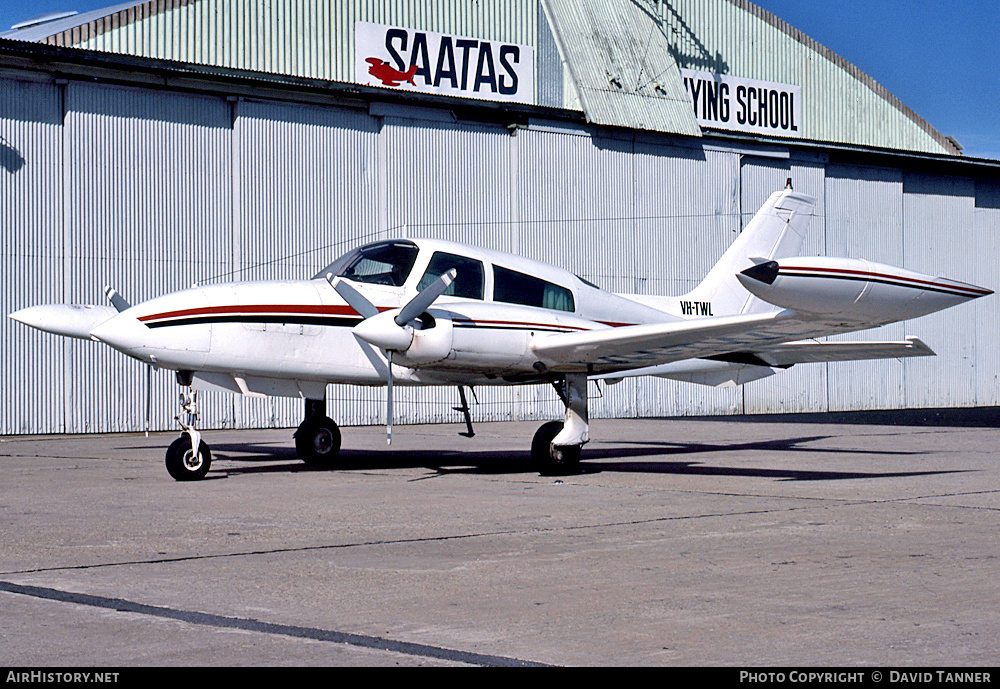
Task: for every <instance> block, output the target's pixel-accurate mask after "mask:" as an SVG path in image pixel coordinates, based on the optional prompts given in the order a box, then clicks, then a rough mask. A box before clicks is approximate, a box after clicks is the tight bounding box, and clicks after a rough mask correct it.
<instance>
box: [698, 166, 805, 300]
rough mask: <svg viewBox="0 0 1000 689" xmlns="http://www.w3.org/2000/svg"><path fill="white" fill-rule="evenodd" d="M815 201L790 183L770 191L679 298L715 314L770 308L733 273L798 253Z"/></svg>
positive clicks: (736, 273)
mask: <svg viewBox="0 0 1000 689" xmlns="http://www.w3.org/2000/svg"><path fill="white" fill-rule="evenodd" d="M815 204H816V199H815V197H812V196H808V195H806V194H800V193H799V192H796V191H793V190H792V189H791V185H789V187H787V188H785V189H783V190H781V191H776V192H774V193H773V194H771V196H770V198H768V200H767V202H765V203H764V205H763V206H761V209H760V210H759V211H757V214H756V215H754V217H753V219H752V220H751V221H750V222H749V224H748V225H747V226H746V227H745V228H744V229H743V231H742V232H741V233H740V235H739V236H738V237H737V238H736V240H735V241H734V242H733V243H732V245H731V246H730V247H729V249H727V250H726V253H724V254H723V255H722V258H720V259H719V261H718V262H717V263H716V264H715V266H714V267H713V268H712V269H711V270H710V271H709V272H708V275H706V276H705V279H704V280H702V281H701V284H700V285H698V286H697V287H696V288H695V289H694V290H692V291H691V292H689V293H688V294H686V295H684V296H683V297H681V299H682V300H683V301H685V302H689V303H697V304H711V311H712V314H713V315H716V316H729V315H736V314H741V313H762V312H766V311H772V310H774V309H775V307H774V306H773V305H771V304H768V303H767V302H765V301H762V300H760V299H758V298H757V297H755V296H753V295H752V294H750V292H748V291H747V290H746V289H745V288H744V287H743V285H742V284H740V281H739V280H738V279H737V278H736V276H737V275H738V274H739V273H740V272H741V271H744V270H746V269H747V268H750V267H752V266H754V265H755V264H758V263H762V262H765V261H771V260H774V259H777V258H787V257H789V256H798V254H799V252H800V251H801V250H802V243H803V241H804V240H805V236H806V226H807V225H808V224H809V219H810V218H811V217H812V215H813V208H814V207H815Z"/></svg>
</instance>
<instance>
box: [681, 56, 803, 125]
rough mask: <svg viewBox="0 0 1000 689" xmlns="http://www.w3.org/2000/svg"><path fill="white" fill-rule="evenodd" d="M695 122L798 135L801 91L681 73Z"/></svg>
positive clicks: (767, 82)
mask: <svg viewBox="0 0 1000 689" xmlns="http://www.w3.org/2000/svg"><path fill="white" fill-rule="evenodd" d="M681 75H682V76H683V78H684V88H685V89H686V90H687V92H688V95H689V96H690V97H691V105H692V107H693V109H694V116H695V118H696V119H697V120H698V123H699V124H700V125H702V126H705V127H716V128H719V129H733V130H743V131H754V132H760V133H769V134H781V135H782V136H788V137H799V136H801V135H802V134H801V131H800V128H801V120H802V115H801V112H802V105H801V89H800V88H799V87H798V86H793V85H791V84H779V83H776V82H769V81H759V80H754V79H742V78H739V77H733V76H731V75H728V74H721V75H720V74H708V73H706V72H693V71H690V70H681Z"/></svg>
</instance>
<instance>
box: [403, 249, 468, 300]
mask: <svg viewBox="0 0 1000 689" xmlns="http://www.w3.org/2000/svg"><path fill="white" fill-rule="evenodd" d="M452 268H454V269H455V270H456V271H457V273H458V274H457V276H456V277H455V281H454V282H452V283H451V284H450V285H449V286H448V289H446V290H445V291H444V294H447V295H450V296H453V297H463V298H465V299H482V298H483V283H484V271H483V264H482V263H481V262H480V261H476V260H474V259H471V258H466V257H465V256H456V255H455V254H446V253H445V252H443V251H435V252H434V255H433V256H431V261H430V263H428V264H427V270H426V271H424V276H423V277H422V278H420V282H419V283H418V284H417V290H422V289H423V288H424V287H427V285H429V284H431V283H432V282H434V280H436V279H437V278H438V277H439V276H440V275H443V274H444V273H447V272H448V271H449V270H451V269H452Z"/></svg>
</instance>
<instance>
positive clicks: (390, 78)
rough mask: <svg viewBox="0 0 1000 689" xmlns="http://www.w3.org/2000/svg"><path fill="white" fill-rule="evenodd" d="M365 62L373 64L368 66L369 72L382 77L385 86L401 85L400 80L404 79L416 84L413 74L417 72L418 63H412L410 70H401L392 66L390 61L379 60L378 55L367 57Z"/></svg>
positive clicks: (376, 76)
mask: <svg viewBox="0 0 1000 689" xmlns="http://www.w3.org/2000/svg"><path fill="white" fill-rule="evenodd" d="M365 62H367V63H368V64H370V65H371V67H369V68H368V73H369V74H371V75H372V76H373V77H375V78H376V79H380V80H381V81H382V85H383V86H399V84H400V82H403V81H406V82H409V83H411V84H413V85H414V86H416V84H415V83H414V82H413V75H414V74H416V73H417V66H416V65H410V68H409V69H408V70H406V71H405V72H400V71H399V70H398V69H395V68H393V67H390V66H389V63H388V62H384V61H382V60H379V59H378V58H377V57H367V58H365Z"/></svg>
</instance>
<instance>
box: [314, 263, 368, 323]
mask: <svg viewBox="0 0 1000 689" xmlns="http://www.w3.org/2000/svg"><path fill="white" fill-rule="evenodd" d="M326 281H327V282H329V283H330V286H331V287H333V289H334V290H336V291H337V294H339V295H340V296H341V297H343V299H344V301H346V302H347V305H348V306H350V307H351V308H352V309H354V310H355V311H357V312H358V313H359V314H361V317H362V318H371V317H372V316H375V315H377V314H378V309H377V308H375V305H374V304H372V303H371V302H370V301H368V299H366V298H365V296H364V295H363V294H361V292H359V291H358V290H356V289H354V288H353V287H351V286H350V285H349V284H348V283H347V282H346V281H345V280H343V279H341V278H337V279H336V280H334V278H333V276H332V275H331V274H329V273H327V275H326Z"/></svg>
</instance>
